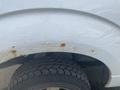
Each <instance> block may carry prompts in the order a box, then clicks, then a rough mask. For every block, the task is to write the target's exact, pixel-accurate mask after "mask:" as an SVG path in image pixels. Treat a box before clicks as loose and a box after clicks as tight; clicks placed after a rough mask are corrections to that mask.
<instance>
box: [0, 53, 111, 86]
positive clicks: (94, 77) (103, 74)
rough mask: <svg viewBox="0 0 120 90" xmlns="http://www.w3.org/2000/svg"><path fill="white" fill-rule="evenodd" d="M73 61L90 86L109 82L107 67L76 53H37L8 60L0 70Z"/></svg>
mask: <svg viewBox="0 0 120 90" xmlns="http://www.w3.org/2000/svg"><path fill="white" fill-rule="evenodd" d="M45 59H47V60H48V59H49V60H52V59H54V60H57V59H59V60H68V61H69V60H73V61H75V62H76V63H78V64H79V65H80V66H81V68H82V69H83V71H84V72H85V73H86V74H87V77H88V80H89V82H90V84H91V86H98V85H100V86H105V85H106V84H107V82H108V80H109V76H110V71H109V69H108V67H107V66H106V65H105V64H104V63H102V62H101V61H100V60H97V59H95V58H92V57H90V56H86V55H82V54H76V53H67V52H47V53H37V54H31V55H27V56H22V57H18V58H15V59H13V60H10V61H8V62H6V63H3V64H2V65H0V68H3V67H7V66H11V65H15V64H24V63H27V62H28V61H33V60H34V61H37V60H45Z"/></svg>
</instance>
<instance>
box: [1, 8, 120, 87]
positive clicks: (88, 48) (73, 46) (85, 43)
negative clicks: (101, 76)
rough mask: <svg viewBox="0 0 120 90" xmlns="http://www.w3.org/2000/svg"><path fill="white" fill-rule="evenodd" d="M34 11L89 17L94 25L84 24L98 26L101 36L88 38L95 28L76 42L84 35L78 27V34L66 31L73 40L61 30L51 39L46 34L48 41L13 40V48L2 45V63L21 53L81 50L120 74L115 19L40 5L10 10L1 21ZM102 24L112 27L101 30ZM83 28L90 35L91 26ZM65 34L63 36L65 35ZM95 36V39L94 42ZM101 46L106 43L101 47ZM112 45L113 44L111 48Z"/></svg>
mask: <svg viewBox="0 0 120 90" xmlns="http://www.w3.org/2000/svg"><path fill="white" fill-rule="evenodd" d="M31 13H40V14H41V13H44V14H45V15H46V16H47V15H49V14H51V13H53V14H57V16H55V17H56V18H55V19H57V18H58V17H59V16H60V15H59V14H61V13H62V14H61V15H63V14H66V16H69V14H71V16H72V15H73V16H74V17H75V16H77V17H79V15H80V17H83V18H84V20H85V17H87V18H90V19H89V20H91V22H92V24H91V25H92V26H90V25H89V22H88V23H87V24H85V23H84V25H89V26H88V27H89V28H91V30H93V29H97V30H98V32H99V33H98V34H100V36H99V37H97V35H96V36H95V37H92V38H90V39H87V38H89V37H90V36H91V35H93V34H95V33H94V32H95V31H93V33H92V34H90V35H88V36H86V35H85V36H84V35H83V36H82V37H81V39H82V40H80V41H76V38H78V37H79V35H81V34H77V31H78V30H76V33H74V34H72V33H70V32H69V31H65V32H66V33H67V34H71V35H73V36H72V37H71V39H69V38H67V39H65V37H64V35H65V34H64V33H63V32H64V31H63V30H61V34H60V35H61V36H59V37H60V38H57V39H53V37H52V36H51V35H50V39H49V36H47V37H46V38H47V39H45V40H38V41H37V42H32V43H31V42H28V43H27V44H26V45H24V44H22V45H21V43H18V41H16V40H15V39H14V40H13V43H11V44H8V45H9V46H10V47H9V46H7V48H5V49H2V48H1V51H2V52H0V59H1V60H0V63H3V62H7V61H9V60H11V59H12V58H16V57H19V56H25V55H29V54H34V53H40V52H70V53H78V54H83V55H87V56H90V57H94V58H96V59H98V60H100V61H101V62H103V63H104V64H106V65H107V66H108V68H109V69H110V71H111V75H113V77H115V76H116V75H117V76H118V75H120V72H118V71H117V70H116V69H117V68H118V67H119V64H120V63H119V56H118V54H117V55H116V53H120V50H119V49H120V46H119V42H120V40H119V38H120V36H119V35H120V31H119V30H120V26H119V25H117V24H115V23H113V22H112V21H109V20H107V19H105V18H102V17H100V16H97V15H94V14H91V13H87V12H83V11H77V10H71V9H61V8H41V9H38V8H37V9H26V10H19V11H15V12H9V13H6V14H2V15H0V20H1V21H4V19H6V21H5V22H7V19H11V17H12V18H13V19H14V16H15V18H16V19H17V17H19V16H20V14H21V15H23V16H24V15H25V16H27V15H29V14H31ZM44 14H43V15H44ZM66 16H65V17H66ZM71 16H70V17H68V18H67V19H70V18H71ZM30 17H31V16H30ZM65 17H64V19H66V18H65ZM32 18H34V16H32ZM62 18H63V17H62ZM48 19H49V18H48ZM76 19H77V18H74V19H71V20H75V21H76ZM81 19H82V18H81ZM36 20H37V19H36ZM50 20H51V19H50ZM58 20H60V19H58ZM13 21H15V22H16V21H17V20H13ZM82 21H83V20H82ZM94 21H95V25H97V26H98V27H94V25H93V23H94ZM25 22H26V21H25ZM60 22H61V21H60ZM64 22H65V23H67V24H68V22H66V20H64ZM78 22H79V21H77V23H78ZM43 23H46V22H43ZM61 23H62V22H61ZM61 23H58V24H59V25H60V26H61V25H62V24H61ZM77 23H71V24H77ZM79 23H82V22H79ZM49 24H50V22H49ZM52 24H54V23H53V22H52ZM99 24H100V25H99ZM104 24H105V25H104ZM0 25H1V24H0ZM23 25H24V23H23ZM68 26H69V25H67V27H66V28H68ZM101 26H103V27H105V29H104V30H106V29H107V28H109V30H107V31H100V29H101V28H100V27H101ZM92 27H94V28H92ZM55 28H57V27H51V29H55ZM72 28H75V29H76V28H79V27H78V26H77V27H76V25H75V26H73V27H72ZM98 28H100V29H98ZM1 29H2V28H1ZM3 29H5V28H3ZM27 29H28V28H27ZM45 29H46V28H45ZM82 29H83V30H84V31H83V30H81V31H82V33H83V34H88V32H87V31H86V29H88V28H85V27H83V28H82ZM31 30H32V29H31ZM46 30H47V29H46ZM15 32H17V31H15ZM23 32H24V31H23ZM23 32H22V34H23ZM56 32H57V31H56ZM56 32H52V33H51V34H54V35H55V34H56ZM111 32H112V34H111ZM36 33H37V32H36ZM36 33H35V34H36ZM41 33H45V32H43V31H41ZM102 33H103V34H102ZM3 34H4V33H3ZM57 34H58V33H57ZM62 34H64V35H62ZM75 34H77V35H76V36H77V37H76V36H75ZM11 35H12V34H11ZM24 35H25V34H24ZM62 36H63V38H62ZM86 37H87V38H86ZM13 38H15V37H13ZM19 38H21V37H20V36H19ZM19 38H18V40H19ZM22 38H23V37H22ZM33 38H34V37H33ZM61 38H62V39H61ZM35 39H36V38H35ZM52 39H53V40H52ZM64 39H65V40H64ZM92 39H93V40H95V41H92ZM114 39H115V41H113V40H114ZM27 40H28V38H27V39H26V40H23V41H24V42H27ZM10 41H12V40H10ZM10 41H9V42H10ZM20 41H21V42H22V39H20ZM98 41H99V42H98ZM106 42H107V45H104V44H106ZM3 43H5V42H3ZM5 44H6V43H5ZM95 44H96V45H95ZM102 45H104V46H102ZM111 46H113V47H112V48H111ZM116 47H117V48H116ZM110 51H113V52H116V53H113V52H110ZM113 61H116V62H113ZM112 79H113V78H112V76H111V80H110V83H109V84H108V86H112V83H111V82H112ZM113 80H114V79H113ZM118 84H119V83H116V85H118Z"/></svg>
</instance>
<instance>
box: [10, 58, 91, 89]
mask: <svg viewBox="0 0 120 90" xmlns="http://www.w3.org/2000/svg"><path fill="white" fill-rule="evenodd" d="M48 87H61V89H59V90H90V85H89V81H88V79H87V76H86V75H85V73H84V72H83V71H82V70H81V68H80V66H79V65H78V64H77V63H75V62H72V61H68V62H66V61H60V60H55V61H48V60H47V61H46V62H29V63H26V64H24V65H22V66H20V67H19V68H18V69H17V70H16V72H15V73H14V75H13V77H12V79H11V82H10V86H9V88H10V90H45V89H46V88H48Z"/></svg>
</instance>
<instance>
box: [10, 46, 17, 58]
mask: <svg viewBox="0 0 120 90" xmlns="http://www.w3.org/2000/svg"><path fill="white" fill-rule="evenodd" d="M10 52H11V53H12V54H13V55H14V56H15V57H16V56H17V50H16V49H15V46H12V50H11V51H10Z"/></svg>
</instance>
